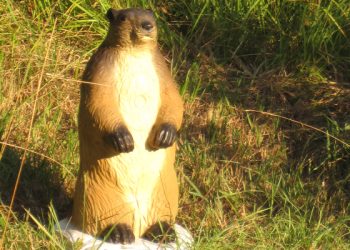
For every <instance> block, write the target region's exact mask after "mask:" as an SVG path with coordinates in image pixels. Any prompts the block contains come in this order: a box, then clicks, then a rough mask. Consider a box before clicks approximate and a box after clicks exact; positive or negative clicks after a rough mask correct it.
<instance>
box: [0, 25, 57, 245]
mask: <svg viewBox="0 0 350 250" xmlns="http://www.w3.org/2000/svg"><path fill="white" fill-rule="evenodd" d="M56 23H57V20H55V22H54V24H53V27H52V32H51V35H50V39H49V41H48V45H47V49H46V54H45V59H44V63H43V66H42V69H41V73H40V77H39V81H38V86H37V89H36V94H35V101H34V105H33V112H32V116H31V121H30V125H29V131H28V135H27V140H26V145H25V147H24V152H23V156H22V160H21V165H20V167H19V171H18V174H17V178H16V183H15V186H14V189H13V193H12V196H11V202H10V206H9V212H8V214H7V217H6V221H5V226H4V230H3V234H2V239H1V241H0V247H2V246H3V244H4V242H5V236H6V230H7V226H8V223H9V220H10V215H11V212H12V207H13V203H14V200H15V197H16V192H17V188H18V184H19V181H20V178H21V173H22V170H23V166H24V162H25V160H26V153H27V151H28V147H29V143H30V138H31V131H32V127H33V123H34V117H35V113H36V112H35V111H36V106H37V100H38V97H39V91H40V88H41V84H42V80H43V76H44V72H45V67H46V64H47V59H48V57H49V51H50V48H51V43H52V40H53V35H54V33H55V29H56Z"/></svg>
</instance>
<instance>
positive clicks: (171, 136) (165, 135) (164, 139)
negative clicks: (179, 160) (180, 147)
mask: <svg viewBox="0 0 350 250" xmlns="http://www.w3.org/2000/svg"><path fill="white" fill-rule="evenodd" d="M176 137H177V131H176V128H175V126H174V125H172V124H169V123H164V124H162V125H160V127H159V128H158V131H157V132H156V136H155V138H154V146H155V147H156V148H167V147H170V146H171V145H173V143H174V142H175V140H176Z"/></svg>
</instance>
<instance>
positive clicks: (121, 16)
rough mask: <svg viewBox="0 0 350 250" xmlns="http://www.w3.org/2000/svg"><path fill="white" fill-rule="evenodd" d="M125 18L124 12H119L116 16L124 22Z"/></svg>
mask: <svg viewBox="0 0 350 250" xmlns="http://www.w3.org/2000/svg"><path fill="white" fill-rule="evenodd" d="M125 20H126V16H125V15H124V14H120V15H119V16H118V21H120V22H124V21H125Z"/></svg>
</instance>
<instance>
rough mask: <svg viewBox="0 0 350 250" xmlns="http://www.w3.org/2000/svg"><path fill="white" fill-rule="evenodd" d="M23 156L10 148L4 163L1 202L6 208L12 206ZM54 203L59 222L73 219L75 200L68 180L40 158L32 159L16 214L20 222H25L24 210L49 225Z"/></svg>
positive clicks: (20, 189)
mask: <svg viewBox="0 0 350 250" xmlns="http://www.w3.org/2000/svg"><path fill="white" fill-rule="evenodd" d="M22 155H23V151H17V150H15V149H12V148H10V147H7V148H6V150H5V152H4V154H3V156H2V158H1V160H0V198H1V201H2V203H3V204H4V205H10V201H11V197H12V193H13V189H14V186H15V182H16V178H17V175H18V172H19V166H20V164H21V157H22ZM50 202H52V203H53V205H54V208H55V210H56V213H57V216H58V218H60V219H61V218H64V217H66V216H67V215H69V213H70V211H71V207H72V199H71V198H70V195H69V194H68V193H67V190H66V189H65V187H64V178H63V176H61V174H60V171H59V168H58V167H57V166H55V165H53V164H51V163H50V162H48V161H45V160H43V159H41V158H39V157H33V156H32V155H28V156H27V158H26V161H25V164H24V167H23V171H22V175H21V179H20V182H19V186H18V189H17V193H16V197H15V200H14V205H13V211H14V212H15V213H16V215H17V216H18V218H19V219H25V217H26V212H25V210H24V209H27V210H29V211H30V212H31V213H32V214H33V215H34V216H35V217H36V218H38V219H39V220H41V221H42V222H44V223H45V222H47V219H48V212H49V210H48V207H49V204H50Z"/></svg>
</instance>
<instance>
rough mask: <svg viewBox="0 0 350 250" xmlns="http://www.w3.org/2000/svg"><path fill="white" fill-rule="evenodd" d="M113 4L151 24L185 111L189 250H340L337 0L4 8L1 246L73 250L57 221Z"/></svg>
mask: <svg viewBox="0 0 350 250" xmlns="http://www.w3.org/2000/svg"><path fill="white" fill-rule="evenodd" d="M110 6H113V7H115V8H122V7H128V6H139V7H147V8H152V9H153V10H154V11H155V12H156V15H157V18H158V20H159V29H160V45H161V48H162V51H163V53H164V55H165V56H166V57H167V58H168V59H169V64H170V66H171V68H172V72H173V75H174V76H175V78H176V79H177V81H178V83H179V86H180V90H181V94H182V95H183V98H184V100H185V103H186V113H185V120H184V125H183V129H182V131H181V138H180V140H179V150H178V155H177V156H178V157H177V164H176V169H177V172H178V177H179V182H180V190H181V199H180V212H179V216H178V221H179V223H181V224H182V225H184V226H185V227H187V228H188V229H189V230H190V231H191V232H192V233H193V235H194V236H195V248H198V249H251V248H258V249H275V248H277V249H284V248H286V249H349V247H350V239H349V237H350V231H349V227H350V214H349V212H350V211H349V209H350V207H349V205H348V204H349V200H350V168H349V167H350V145H349V144H350V132H349V131H350V67H349V65H350V21H349V20H350V5H349V4H348V1H347V0H333V1H287V0H281V1H265V0H261V1H258V0H247V1H240V0H238V1H221V0H212V1H205V0H194V1H184V0H182V1H172V0H170V1H143V0H139V1H137V0H134V1H132V0H130V1H127V0H125V1H117V0H115V1H107V0H99V1H98V0H96V1H85V0H69V1H68V0H67V1H53V0H32V1H29V0H23V1H20V2H19V1H14V0H5V1H2V3H1V4H0V48H1V50H0V90H1V91H0V138H1V144H2V147H1V150H0V237H1V239H3V240H4V241H3V242H2V244H3V248H4V249H65V248H67V247H68V243H67V242H66V241H65V240H64V239H63V238H62V237H61V236H60V235H58V234H54V229H53V225H54V223H55V221H57V217H58V218H63V217H65V216H67V215H68V214H69V211H70V209H71V198H72V193H73V191H74V190H73V188H74V181H75V175H76V173H77V169H78V165H79V162H78V139H77V116H76V114H77V104H78V100H79V79H80V76H81V74H82V70H83V68H84V66H85V64H86V61H87V60H88V58H89V57H90V56H91V54H92V52H93V51H94V49H96V48H97V46H98V45H99V43H100V42H101V40H102V39H103V37H104V35H105V33H106V28H107V22H106V20H105V18H104V13H105V12H106V10H107V9H108V8H109V7H110ZM23 148H27V149H28V150H27V151H24V150H23ZM24 156H25V158H24ZM22 162H23V171H22V172H21V176H20V177H21V178H20V180H19V185H18V188H17V191H16V196H15V198H14V203H13V206H12V209H11V212H10V204H11V199H12V197H13V190H14V187H15V186H16V185H15V183H16V179H17V176H18V173H19V169H20V166H21V163H22ZM8 215H10V216H8ZM5 228H6V232H5ZM0 241H1V240H0ZM0 248H1V247H0ZM75 249H79V246H75Z"/></svg>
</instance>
